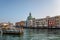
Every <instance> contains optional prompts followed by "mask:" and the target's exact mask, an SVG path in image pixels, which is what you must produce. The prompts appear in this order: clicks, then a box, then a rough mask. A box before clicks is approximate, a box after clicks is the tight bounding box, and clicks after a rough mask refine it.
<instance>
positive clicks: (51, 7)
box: [0, 0, 60, 22]
mask: <svg viewBox="0 0 60 40" xmlns="http://www.w3.org/2000/svg"><path fill="white" fill-rule="evenodd" d="M29 12H31V13H32V16H33V17H35V18H41V17H46V16H55V15H60V0H0V22H8V21H10V22H18V21H21V20H26V18H27V16H28V14H29Z"/></svg>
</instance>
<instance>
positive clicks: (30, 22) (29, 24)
mask: <svg viewBox="0 0 60 40" xmlns="http://www.w3.org/2000/svg"><path fill="white" fill-rule="evenodd" d="M26 26H27V27H34V26H35V18H32V15H31V12H30V13H29V16H28V17H27V20H26Z"/></svg>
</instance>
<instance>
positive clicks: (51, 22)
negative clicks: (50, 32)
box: [27, 15, 60, 28]
mask: <svg viewBox="0 0 60 40" xmlns="http://www.w3.org/2000/svg"><path fill="white" fill-rule="evenodd" d="M30 16H31V15H30ZM30 16H29V18H30ZM29 18H28V19H29ZM27 27H48V28H57V27H58V28H60V16H54V17H50V16H47V17H46V18H41V19H35V18H31V19H29V20H27Z"/></svg>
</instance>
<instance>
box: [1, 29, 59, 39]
mask: <svg viewBox="0 0 60 40" xmlns="http://www.w3.org/2000/svg"><path fill="white" fill-rule="evenodd" d="M0 40H60V29H24V33H23V34H22V35H1V34H0Z"/></svg>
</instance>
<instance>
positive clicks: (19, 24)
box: [15, 21, 26, 27]
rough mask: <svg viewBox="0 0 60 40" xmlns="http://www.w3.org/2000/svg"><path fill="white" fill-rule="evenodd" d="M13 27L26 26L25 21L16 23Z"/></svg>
mask: <svg viewBox="0 0 60 40" xmlns="http://www.w3.org/2000/svg"><path fill="white" fill-rule="evenodd" d="M15 25H16V26H19V27H21V26H26V21H20V22H16V23H15Z"/></svg>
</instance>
